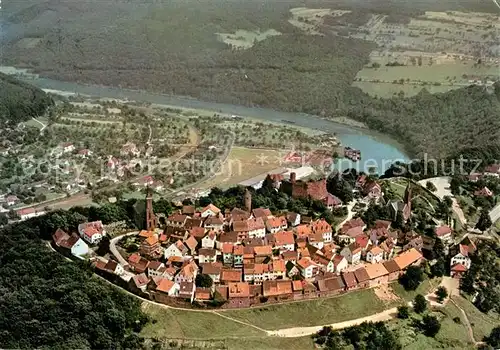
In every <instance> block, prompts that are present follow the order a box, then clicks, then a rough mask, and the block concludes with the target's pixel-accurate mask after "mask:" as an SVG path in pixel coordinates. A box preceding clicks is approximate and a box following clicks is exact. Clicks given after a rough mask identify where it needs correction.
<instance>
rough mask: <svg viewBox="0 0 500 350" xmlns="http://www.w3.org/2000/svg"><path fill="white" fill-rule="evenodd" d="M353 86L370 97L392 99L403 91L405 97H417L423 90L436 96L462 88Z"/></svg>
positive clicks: (363, 84)
mask: <svg viewBox="0 0 500 350" xmlns="http://www.w3.org/2000/svg"><path fill="white" fill-rule="evenodd" d="M353 86H356V87H359V88H360V89H361V90H363V91H364V92H366V93H367V94H368V95H371V96H377V97H383V98H390V97H393V96H396V95H398V94H399V93H400V92H401V91H402V92H403V93H404V96H406V97H411V96H414V95H417V94H418V93H419V92H420V91H422V89H424V88H425V89H426V90H427V91H429V92H430V93H431V94H436V93H440V92H446V91H450V90H453V89H459V88H461V87H462V86H459V85H455V86H448V85H440V86H435V85H425V86H423V85H410V84H404V85H401V84H392V83H372V82H364V81H355V82H354V83H353Z"/></svg>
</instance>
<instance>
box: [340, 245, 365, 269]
mask: <svg viewBox="0 0 500 350" xmlns="http://www.w3.org/2000/svg"><path fill="white" fill-rule="evenodd" d="M361 250H362V249H361V247H360V246H358V245H357V244H356V243H353V244H350V245H348V246H346V247H344V248H343V249H342V250H341V251H340V255H342V256H344V257H345V258H346V259H347V262H348V263H349V264H353V265H355V264H358V263H359V262H360V261H361Z"/></svg>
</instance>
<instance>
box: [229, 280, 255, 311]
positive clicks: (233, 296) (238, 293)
mask: <svg viewBox="0 0 500 350" xmlns="http://www.w3.org/2000/svg"><path fill="white" fill-rule="evenodd" d="M228 289H229V293H228V295H229V300H228V304H229V306H230V307H248V306H250V285H249V284H248V283H247V282H230V283H229V284H228Z"/></svg>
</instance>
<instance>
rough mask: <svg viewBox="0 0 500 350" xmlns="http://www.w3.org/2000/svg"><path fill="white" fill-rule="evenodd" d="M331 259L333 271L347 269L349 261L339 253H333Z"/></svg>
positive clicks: (337, 271) (339, 271)
mask: <svg viewBox="0 0 500 350" xmlns="http://www.w3.org/2000/svg"><path fill="white" fill-rule="evenodd" d="M332 261H333V267H334V271H333V272H336V273H341V272H342V271H344V270H345V269H347V267H348V266H349V262H348V261H347V259H346V258H345V257H344V256H342V255H340V254H337V255H335V256H334V258H333V259H332Z"/></svg>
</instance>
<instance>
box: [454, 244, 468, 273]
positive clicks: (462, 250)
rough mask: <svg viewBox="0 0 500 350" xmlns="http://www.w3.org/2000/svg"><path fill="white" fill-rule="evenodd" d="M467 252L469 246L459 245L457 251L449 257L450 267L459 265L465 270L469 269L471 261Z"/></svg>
mask: <svg viewBox="0 0 500 350" xmlns="http://www.w3.org/2000/svg"><path fill="white" fill-rule="evenodd" d="M469 250H470V249H469V246H467V245H465V244H459V245H458V251H457V252H456V254H455V255H453V256H452V257H451V261H450V267H453V266H455V265H457V264H460V265H463V266H465V268H466V269H467V270H468V269H470V265H471V259H470V257H469V253H470V252H469Z"/></svg>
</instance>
